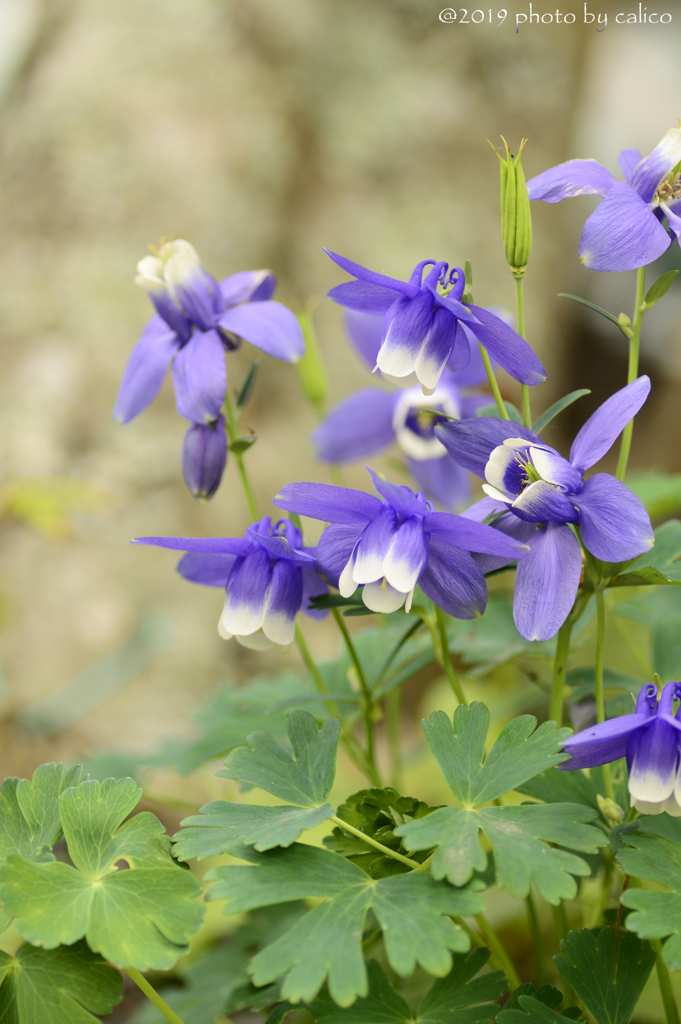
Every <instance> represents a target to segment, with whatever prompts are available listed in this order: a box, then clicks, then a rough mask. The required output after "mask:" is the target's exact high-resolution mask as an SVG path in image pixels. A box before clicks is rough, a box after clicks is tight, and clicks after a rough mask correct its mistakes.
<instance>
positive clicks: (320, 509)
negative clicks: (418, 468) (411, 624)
mask: <svg viewBox="0 0 681 1024" xmlns="http://www.w3.org/2000/svg"><path fill="white" fill-rule="evenodd" d="M369 473H370V474H371V477H372V480H373V482H374V486H375V488H376V490H377V491H378V493H379V494H380V495H381V497H382V499H383V500H381V499H380V498H376V497H374V496H373V495H371V494H365V493H364V491H354V490H350V489H348V488H346V487H333V486H331V485H330V484H315V483H305V484H288V485H287V486H286V487H284V488H283V490H282V491H281V493H280V494H278V495H277V496H276V497H275V498H274V504H275V505H278V506H279V507H280V508H284V509H288V510H289V511H291V512H298V513H299V514H300V515H304V516H309V517H311V518H312V519H321V520H323V521H324V522H327V523H331V525H330V526H329V527H328V528H327V529H326V530H325V531H324V533H323V534H322V537H321V539H320V541H319V544H318V545H317V561H316V563H315V566H316V570H317V572H318V573H319V575H320V576H322V577H323V578H324V579H325V580H327V581H328V582H329V583H332V584H333V586H335V587H338V589H339V590H340V592H341V594H342V596H343V597H351V596H352V594H354V592H355V591H356V589H357V587H358V586H363V587H364V589H363V592H362V600H363V601H364V604H365V605H366V606H367V608H370V609H371V611H373V612H394V611H397V610H398V608H401V607H402V605H405V609H406V611H409V610H410V608H411V602H412V598H413V595H414V588H415V587H416V585H417V584H418V585H419V586H420V587H421V589H422V590H423V592H424V593H425V594H427V595H428V597H429V598H430V599H431V600H432V601H434V602H435V603H436V604H437V605H439V606H440V608H442V609H443V610H444V611H445V612H448V613H449V614H450V615H454V616H456V618H459V619H472V618H474V616H476V615H482V613H483V611H484V610H485V605H486V603H487V588H486V586H485V578H484V576H483V574H482V572H481V570H480V568H479V567H478V566H477V565H476V563H475V562H474V560H473V558H472V557H471V554H470V552H471V551H479V552H485V553H487V554H492V555H497V556H501V557H503V558H505V559H514V558H518V557H520V556H521V555H523V554H524V553H525V552H526V550H527V547H526V546H525V545H523V544H521V543H520V542H518V541H517V540H515V539H513V538H510V537H506V536H505V535H503V534H500V533H499V532H498V531H496V530H492V529H491V528H490V527H488V526H483V525H482V524H480V523H475V522H471V521H469V520H467V519H464V518H463V517H462V516H456V515H452V514H450V513H449V512H435V511H434V509H433V506H432V504H431V503H430V502H429V501H426V499H425V497H424V496H423V494H420V493H419V494H415V493H414V491H412V490H411V488H409V487H404V486H399V485H396V484H391V483H389V482H388V481H387V480H386V479H385V478H384V477H382V476H379V474H378V473H374V472H373V471H372V470H369Z"/></svg>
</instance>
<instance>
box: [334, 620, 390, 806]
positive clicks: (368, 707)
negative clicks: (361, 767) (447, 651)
mask: <svg viewBox="0 0 681 1024" xmlns="http://www.w3.org/2000/svg"><path fill="white" fill-rule="evenodd" d="M331 611H332V614H333V617H334V619H335V620H336V625H337V626H338V628H339V630H340V632H341V636H342V637H343V641H344V643H345V646H346V647H347V649H348V654H349V655H350V660H351V661H352V664H353V665H354V666H355V672H356V673H357V679H358V681H359V685H360V688H361V690H362V697H363V698H364V701H363V704H364V707H363V711H364V726H365V730H366V742H367V749H366V761H367V774H368V775H369V777H370V778H371V780H372V782H373V784H374V785H375V786H378V788H379V789H381V788H382V787H383V781H382V779H381V775H380V772H379V770H378V766H377V764H376V753H375V749H374V719H373V707H374V704H373V701H372V699H371V690H370V689H369V683H368V681H367V677H366V675H365V674H364V669H363V668H362V663H361V661H360V660H359V655H358V654H357V649H356V647H355V645H354V644H353V642H352V637H351V636H350V634H349V632H348V627H347V626H346V625H345V620H344V619H343V616H342V615H341V613H340V612H339V610H338V608H332V609H331Z"/></svg>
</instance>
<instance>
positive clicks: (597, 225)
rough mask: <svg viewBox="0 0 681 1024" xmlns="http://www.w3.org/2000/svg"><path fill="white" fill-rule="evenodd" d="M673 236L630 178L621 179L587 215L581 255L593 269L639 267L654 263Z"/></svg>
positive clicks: (583, 260)
mask: <svg viewBox="0 0 681 1024" xmlns="http://www.w3.org/2000/svg"><path fill="white" fill-rule="evenodd" d="M670 245H671V239H670V237H669V235H668V234H667V232H666V231H665V229H664V228H663V227H662V225H661V224H660V222H659V220H658V219H657V217H656V216H655V214H654V213H653V211H652V210H651V209H650V207H649V206H648V204H647V203H645V202H644V201H643V199H641V197H640V195H639V194H638V192H636V191H635V190H634V189H633V188H632V186H631V185H629V184H628V183H627V182H626V181H620V182H617V184H616V185H613V187H612V188H611V189H610V191H609V192H608V194H607V196H606V197H605V199H604V200H603V202H602V203H600V205H599V206H598V207H597V208H596V210H594V212H593V213H592V214H591V216H590V217H589V218H588V219H587V221H586V224H585V225H584V230H583V231H582V237H581V239H580V243H579V257H580V259H581V261H582V263H583V264H584V266H585V267H588V268H589V270H601V271H614V270H636V268H637V267H643V266H646V265H647V264H648V263H652V262H653V261H654V260H656V259H657V258H658V257H659V256H661V255H662V253H663V252H665V251H666V250H667V249H668V248H669V246H670Z"/></svg>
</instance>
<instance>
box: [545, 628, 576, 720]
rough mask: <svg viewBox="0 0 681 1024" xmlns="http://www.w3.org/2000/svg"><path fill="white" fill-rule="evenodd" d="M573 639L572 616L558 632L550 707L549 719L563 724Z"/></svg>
mask: <svg viewBox="0 0 681 1024" xmlns="http://www.w3.org/2000/svg"><path fill="white" fill-rule="evenodd" d="M571 637H572V614H570V615H568V617H567V619H566V620H565V622H564V623H563V625H562V626H561V627H560V629H559V630H558V639H557V641H556V653H555V655H554V658H553V683H552V686H551V703H550V705H549V718H550V719H551V721H552V722H557V723H558V725H559V726H561V725H562V724H563V701H564V699H565V673H566V671H567V660H568V655H569V653H570V639H571Z"/></svg>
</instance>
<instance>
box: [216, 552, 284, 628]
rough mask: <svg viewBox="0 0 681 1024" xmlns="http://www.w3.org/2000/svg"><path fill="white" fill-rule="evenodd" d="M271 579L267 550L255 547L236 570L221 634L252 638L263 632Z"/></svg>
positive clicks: (222, 618)
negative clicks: (260, 631) (261, 630)
mask: <svg viewBox="0 0 681 1024" xmlns="http://www.w3.org/2000/svg"><path fill="white" fill-rule="evenodd" d="M271 576H272V569H271V567H270V558H269V555H268V554H267V552H266V551H265V550H264V549H263V548H261V547H255V546H254V547H253V549H252V550H251V551H250V552H249V554H248V555H247V556H246V558H244V560H243V562H241V564H240V565H238V566H237V567H236V568H235V570H234V574H233V576H232V580H231V583H230V586H229V590H228V591H227V600H226V601H225V607H224V609H223V611H222V616H221V618H220V629H221V632H227V633H232V634H233V635H235V636H249V635H250V634H251V633H255V632H256V630H258V629H260V627H261V626H262V624H263V621H264V619H265V609H266V604H267V591H268V588H269V585H270V579H271Z"/></svg>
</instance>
